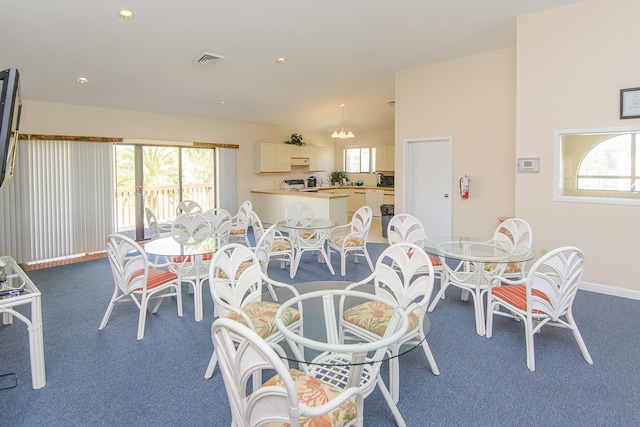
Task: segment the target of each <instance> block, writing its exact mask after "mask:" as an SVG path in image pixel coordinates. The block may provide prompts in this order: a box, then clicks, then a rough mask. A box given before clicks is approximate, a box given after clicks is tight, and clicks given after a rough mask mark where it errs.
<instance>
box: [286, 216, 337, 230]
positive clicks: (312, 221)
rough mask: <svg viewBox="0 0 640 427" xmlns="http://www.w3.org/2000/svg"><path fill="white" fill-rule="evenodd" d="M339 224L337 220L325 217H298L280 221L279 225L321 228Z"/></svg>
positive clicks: (312, 228) (298, 227)
mask: <svg viewBox="0 0 640 427" xmlns="http://www.w3.org/2000/svg"><path fill="white" fill-rule="evenodd" d="M337 225H338V222H337V221H333V220H330V219H323V218H296V219H287V220H283V221H280V222H278V227H283V228H294V229H300V228H304V229H310V230H319V229H323V228H333V227H335V226H337Z"/></svg>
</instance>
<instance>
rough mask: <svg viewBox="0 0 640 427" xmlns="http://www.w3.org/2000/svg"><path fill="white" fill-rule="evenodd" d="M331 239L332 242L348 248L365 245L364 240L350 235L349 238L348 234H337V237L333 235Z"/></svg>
mask: <svg viewBox="0 0 640 427" xmlns="http://www.w3.org/2000/svg"><path fill="white" fill-rule="evenodd" d="M345 239H346V241H345ZM329 240H331V243H334V244H336V245H338V246H343V247H346V248H355V247H357V246H363V245H364V240H363V239H360V238H358V237H350V238H349V239H347V236H336V237H332V238H331V239H329Z"/></svg>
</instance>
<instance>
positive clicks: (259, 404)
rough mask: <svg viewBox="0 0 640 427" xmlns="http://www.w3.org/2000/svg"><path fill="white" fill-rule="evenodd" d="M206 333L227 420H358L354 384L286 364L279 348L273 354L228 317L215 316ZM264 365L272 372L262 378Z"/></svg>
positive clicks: (338, 423)
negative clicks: (335, 382)
mask: <svg viewBox="0 0 640 427" xmlns="http://www.w3.org/2000/svg"><path fill="white" fill-rule="evenodd" d="M211 337H212V339H213V346H214V348H215V352H216V354H217V357H218V359H219V361H220V371H221V372H222V377H223V379H224V385H225V389H226V391H227V397H228V399H229V404H230V406H231V417H232V425H234V426H258V425H259V426H262V425H267V424H268V425H271V424H270V423H274V424H277V425H289V426H292V427H297V426H301V425H304V426H311V425H327V426H329V425H331V426H336V427H338V426H362V425H363V421H362V418H363V415H362V413H363V410H362V407H363V404H362V400H363V398H362V392H361V391H360V390H359V389H358V388H357V387H350V388H348V389H346V390H339V389H336V388H334V387H332V386H330V385H328V384H325V383H323V382H322V381H319V380H318V379H317V378H316V377H314V376H312V375H308V374H305V373H304V372H302V371H299V370H297V369H289V368H288V367H287V365H285V364H284V363H283V360H285V359H284V358H281V357H280V356H283V354H282V353H281V350H280V354H278V353H277V352H276V351H274V349H273V348H272V347H270V346H269V344H268V343H267V342H265V341H264V340H263V339H262V338H261V337H260V336H259V335H258V334H256V333H255V332H254V331H252V330H251V329H249V328H247V327H246V326H244V325H241V324H240V323H238V322H235V321H233V320H229V319H218V320H216V321H215V322H214V323H213V326H212V327H211ZM236 346H237V347H236ZM267 369H269V370H274V371H275V372H276V375H275V376H274V377H272V378H270V379H269V380H268V381H267V382H265V383H264V384H263V383H262V382H261V381H258V380H257V378H262V371H263V370H267ZM256 374H257V375H256Z"/></svg>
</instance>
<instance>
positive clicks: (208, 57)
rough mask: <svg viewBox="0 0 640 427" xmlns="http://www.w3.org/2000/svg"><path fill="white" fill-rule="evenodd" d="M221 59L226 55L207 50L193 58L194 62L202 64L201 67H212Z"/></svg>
mask: <svg viewBox="0 0 640 427" xmlns="http://www.w3.org/2000/svg"><path fill="white" fill-rule="evenodd" d="M221 59H224V55H220V54H218V53H212V52H206V51H205V52H202V53H201V54H200V55H198V57H197V58H196V59H194V60H193V63H194V64H196V65H200V66H201V67H209V68H211V67H213V66H214V65H216V63H217V62H218V61H220V60H221Z"/></svg>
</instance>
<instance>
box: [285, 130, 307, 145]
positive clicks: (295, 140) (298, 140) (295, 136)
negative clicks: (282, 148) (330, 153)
mask: <svg viewBox="0 0 640 427" xmlns="http://www.w3.org/2000/svg"><path fill="white" fill-rule="evenodd" d="M284 143H285V144H293V145H297V146H298V147H302V146H303V145H305V143H304V141H303V140H302V135H300V134H299V133H292V134H291V139H289V140H288V141H285V142H284Z"/></svg>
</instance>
